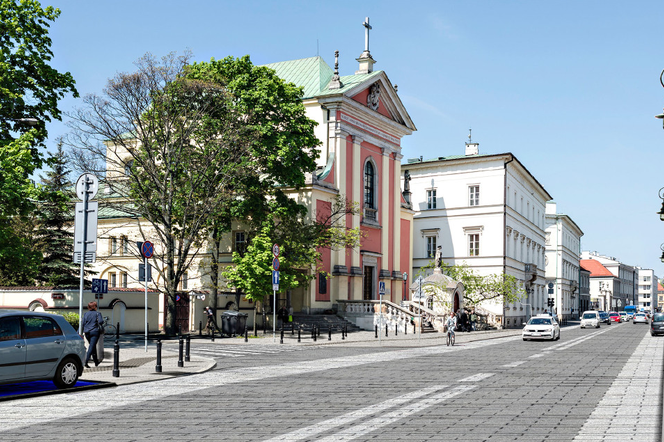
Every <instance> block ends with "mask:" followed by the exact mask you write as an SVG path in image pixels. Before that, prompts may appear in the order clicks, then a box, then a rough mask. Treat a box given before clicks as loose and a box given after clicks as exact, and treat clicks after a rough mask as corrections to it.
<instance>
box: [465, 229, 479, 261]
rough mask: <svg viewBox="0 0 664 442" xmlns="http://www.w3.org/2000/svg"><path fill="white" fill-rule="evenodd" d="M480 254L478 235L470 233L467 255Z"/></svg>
mask: <svg viewBox="0 0 664 442" xmlns="http://www.w3.org/2000/svg"><path fill="white" fill-rule="evenodd" d="M479 254H480V234H479V233H471V234H469V235H468V255H469V256H479Z"/></svg>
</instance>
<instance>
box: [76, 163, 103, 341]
mask: <svg viewBox="0 0 664 442" xmlns="http://www.w3.org/2000/svg"><path fill="white" fill-rule="evenodd" d="M98 189H99V181H98V180H97V177H96V176H94V175H92V174H90V173H84V174H82V175H81V176H79V177H78V180H77V181H76V194H77V195H78V197H79V198H81V200H82V201H83V202H82V203H76V219H75V221H74V262H75V263H78V262H80V263H81V272H80V276H79V279H80V284H79V290H78V317H79V321H78V334H79V335H80V334H82V325H83V273H84V268H85V263H86V262H95V260H96V257H97V256H96V254H97V208H98V203H97V202H96V201H94V202H90V201H89V200H90V199H92V198H94V197H95V195H97V190H98Z"/></svg>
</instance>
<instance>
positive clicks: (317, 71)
mask: <svg viewBox="0 0 664 442" xmlns="http://www.w3.org/2000/svg"><path fill="white" fill-rule="evenodd" d="M263 66H265V67H268V68H270V69H274V70H275V72H276V73H277V76H279V78H281V79H282V80H284V81H286V82H288V83H293V84H295V85H297V86H300V87H302V88H303V93H304V96H303V97H302V98H303V99H306V98H313V97H320V96H323V95H336V94H343V93H345V92H346V91H349V90H350V89H352V88H354V87H355V86H357V85H358V84H360V83H363V82H365V81H367V80H369V79H371V78H373V77H377V76H379V75H380V74H381V73H382V72H383V71H373V72H371V73H369V74H354V75H345V76H343V77H340V80H341V87H340V88H339V89H328V88H327V86H328V85H329V84H330V81H331V80H332V76H333V75H334V71H332V68H330V66H329V65H328V64H327V63H326V62H325V60H323V58H322V57H320V56H317V57H310V58H301V59H299V60H290V61H280V62H277V63H270V64H266V65H263Z"/></svg>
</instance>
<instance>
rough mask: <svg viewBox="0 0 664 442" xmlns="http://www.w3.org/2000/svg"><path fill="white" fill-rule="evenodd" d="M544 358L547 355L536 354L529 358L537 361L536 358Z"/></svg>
mask: <svg viewBox="0 0 664 442" xmlns="http://www.w3.org/2000/svg"><path fill="white" fill-rule="evenodd" d="M543 356H545V353H536V354H534V355H530V356H528V357H529V358H531V359H535V358H541V357H543Z"/></svg>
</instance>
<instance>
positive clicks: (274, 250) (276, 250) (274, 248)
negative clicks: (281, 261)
mask: <svg viewBox="0 0 664 442" xmlns="http://www.w3.org/2000/svg"><path fill="white" fill-rule="evenodd" d="M279 252H280V250H279V244H275V245H273V246H272V254H273V255H274V256H275V258H276V257H277V256H279Z"/></svg>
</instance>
